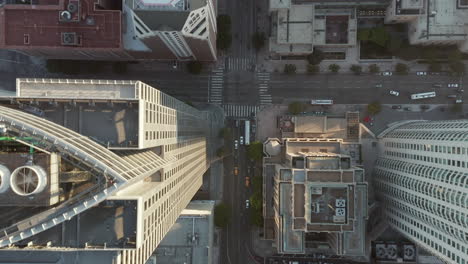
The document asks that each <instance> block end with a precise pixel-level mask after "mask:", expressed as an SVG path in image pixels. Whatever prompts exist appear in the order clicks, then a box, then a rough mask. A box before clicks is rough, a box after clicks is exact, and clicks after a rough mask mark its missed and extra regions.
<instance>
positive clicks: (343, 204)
mask: <svg viewBox="0 0 468 264" xmlns="http://www.w3.org/2000/svg"><path fill="white" fill-rule="evenodd" d="M335 206H336V207H346V200H345V199H336V200H335Z"/></svg>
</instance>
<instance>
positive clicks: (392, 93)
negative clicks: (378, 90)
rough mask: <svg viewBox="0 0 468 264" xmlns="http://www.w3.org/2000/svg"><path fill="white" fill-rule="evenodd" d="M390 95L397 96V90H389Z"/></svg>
mask: <svg viewBox="0 0 468 264" xmlns="http://www.w3.org/2000/svg"><path fill="white" fill-rule="evenodd" d="M390 95H393V96H399V95H400V93H399V92H397V91H393V90H391V91H390Z"/></svg>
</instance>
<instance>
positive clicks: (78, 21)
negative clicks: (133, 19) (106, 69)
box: [0, 0, 122, 49]
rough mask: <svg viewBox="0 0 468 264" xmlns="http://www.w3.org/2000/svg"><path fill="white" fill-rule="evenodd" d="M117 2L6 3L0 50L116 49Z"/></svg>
mask: <svg viewBox="0 0 468 264" xmlns="http://www.w3.org/2000/svg"><path fill="white" fill-rule="evenodd" d="M121 10H122V5H121V3H120V4H119V3H118V1H115V2H114V1H99V2H97V1H95V0H32V1H30V4H24V3H22V2H20V1H7V2H6V4H5V5H3V6H0V11H1V12H0V47H6V48H15V47H21V48H27V47H43V48H54V47H69V48H88V49H92V48H95V49H103V48H120V47H121V38H122V36H121V34H122V29H121V24H122V16H121Z"/></svg>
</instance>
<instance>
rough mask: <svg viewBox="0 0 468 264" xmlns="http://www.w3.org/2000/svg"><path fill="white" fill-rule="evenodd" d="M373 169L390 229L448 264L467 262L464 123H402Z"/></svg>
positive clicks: (384, 137)
mask: <svg viewBox="0 0 468 264" xmlns="http://www.w3.org/2000/svg"><path fill="white" fill-rule="evenodd" d="M379 149H380V153H379V158H378V161H377V164H376V167H375V169H374V172H375V186H376V188H377V192H376V193H377V194H378V195H380V198H381V200H382V201H383V203H384V206H385V213H386V216H387V220H388V222H389V224H390V225H391V226H392V227H393V228H394V229H396V230H398V231H400V232H401V233H402V234H404V235H405V236H406V237H408V238H409V239H410V240H412V241H414V242H415V243H416V244H418V245H419V246H421V247H422V248H424V249H425V250H427V251H429V252H430V253H432V254H434V255H436V256H437V257H439V258H440V259H442V260H443V261H445V262H448V263H457V264H464V263H468V246H467V245H468V120H449V121H403V122H400V123H398V124H395V125H394V126H392V127H390V128H389V129H387V130H386V131H384V132H383V133H382V134H380V135H379Z"/></svg>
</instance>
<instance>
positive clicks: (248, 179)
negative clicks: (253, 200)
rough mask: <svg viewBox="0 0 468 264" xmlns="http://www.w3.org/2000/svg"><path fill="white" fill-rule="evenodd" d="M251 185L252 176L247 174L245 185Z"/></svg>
mask: <svg viewBox="0 0 468 264" xmlns="http://www.w3.org/2000/svg"><path fill="white" fill-rule="evenodd" d="M249 186H250V177H249V176H246V177H245V187H249Z"/></svg>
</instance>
